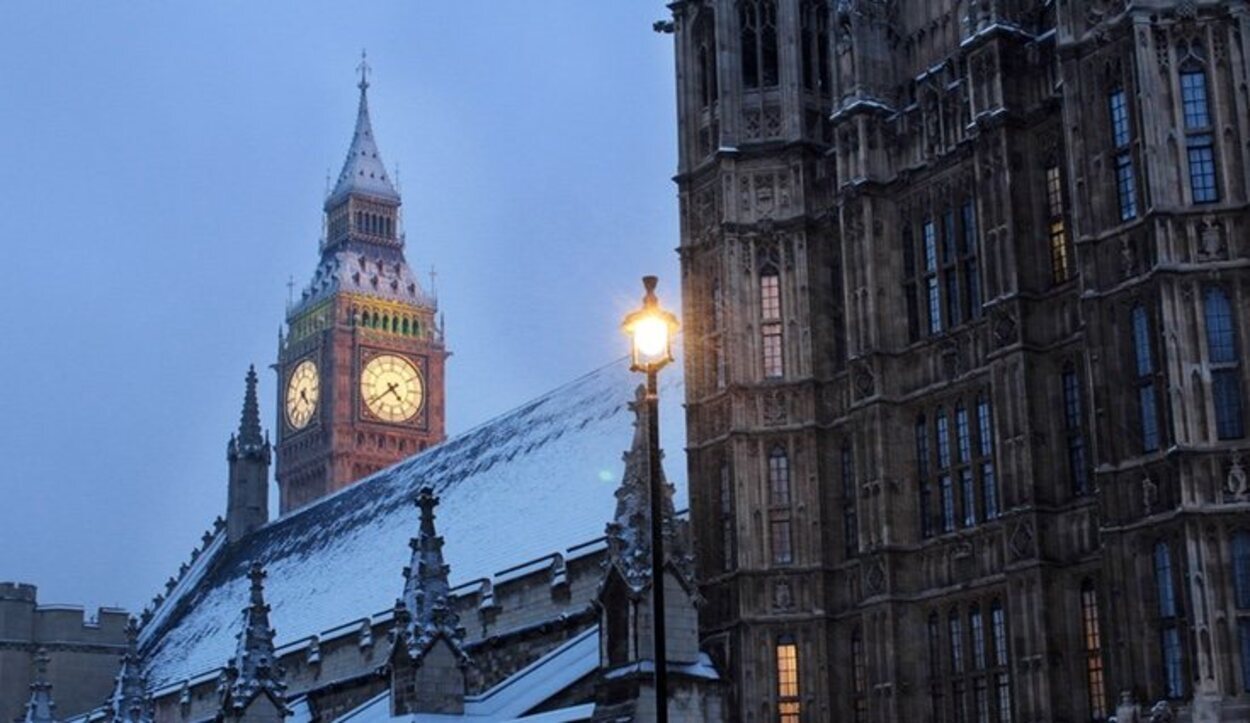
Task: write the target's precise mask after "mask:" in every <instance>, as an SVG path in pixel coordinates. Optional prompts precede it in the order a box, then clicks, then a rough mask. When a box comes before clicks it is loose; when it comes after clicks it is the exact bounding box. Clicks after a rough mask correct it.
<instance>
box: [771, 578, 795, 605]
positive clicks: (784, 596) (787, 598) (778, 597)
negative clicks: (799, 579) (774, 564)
mask: <svg viewBox="0 0 1250 723" xmlns="http://www.w3.org/2000/svg"><path fill="white" fill-rule="evenodd" d="M793 607H794V590H793V589H792V588H791V587H790V581H789V580H778V581H777V582H776V584H774V585H773V609H775V610H789V609H791V608H793Z"/></svg>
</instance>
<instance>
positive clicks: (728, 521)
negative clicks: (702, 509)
mask: <svg viewBox="0 0 1250 723" xmlns="http://www.w3.org/2000/svg"><path fill="white" fill-rule="evenodd" d="M720 527H721V551H722V555H723V558H722V561H721V569H723V570H725V571H726V572H728V571H730V570H733V569H734V567H735V561H736V559H737V556H736V553H735V548H736V546H737V545H736V539H735V538H736V535H735V534H734V503H733V476H732V474H731V473H730V470H729V464H728V463H721V466H720Z"/></svg>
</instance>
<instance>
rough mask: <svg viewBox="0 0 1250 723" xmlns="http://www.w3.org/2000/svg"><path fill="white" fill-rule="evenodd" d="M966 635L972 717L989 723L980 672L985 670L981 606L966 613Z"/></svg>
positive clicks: (987, 700)
mask: <svg viewBox="0 0 1250 723" xmlns="http://www.w3.org/2000/svg"><path fill="white" fill-rule="evenodd" d="M968 634H969V635H970V636H971V645H972V670H973V672H974V674H975V675H974V677H973V679H972V717H973V719H974V720H976V721H977V723H989V722H990V693H989V685H988V682H987V681H986V679H985V675H983V674H982V671H984V670H985V620H984V619H983V618H982V617H981V606H980V605H973V606H972V609H971V611H969V613H968Z"/></svg>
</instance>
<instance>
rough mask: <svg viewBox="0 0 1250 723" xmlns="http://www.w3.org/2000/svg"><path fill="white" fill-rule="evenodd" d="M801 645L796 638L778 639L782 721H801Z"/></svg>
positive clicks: (778, 703)
mask: <svg viewBox="0 0 1250 723" xmlns="http://www.w3.org/2000/svg"><path fill="white" fill-rule="evenodd" d="M799 700H800V698H799V646H798V644H797V643H795V641H794V638H793V637H791V636H789V635H783V636H781V637H780V638H778V639H777V714H778V719H779V720H780V721H781V723H799V720H800V718H799Z"/></svg>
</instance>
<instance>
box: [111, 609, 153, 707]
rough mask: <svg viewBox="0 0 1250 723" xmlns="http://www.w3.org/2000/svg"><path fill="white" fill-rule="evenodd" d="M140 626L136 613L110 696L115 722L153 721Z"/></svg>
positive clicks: (128, 629)
mask: <svg viewBox="0 0 1250 723" xmlns="http://www.w3.org/2000/svg"><path fill="white" fill-rule="evenodd" d="M138 639H139V626H138V624H137V623H136V622H135V619H134V618H133V617H132V618H130V621H129V622H128V623H127V624H126V653H125V654H124V655H122V660H121V668H120V669H119V670H118V671H117V677H116V678H115V683H114V685H113V693H112V694H111V695H110V696H109V700H108V707H109V709H110V715H109V720H111V721H113V723H150V722H151V720H152V699H151V698H150V697H149V696H148V694H147V691H146V686H145V683H144V680H143V674H142V672H141V670H140V658H139V650H138Z"/></svg>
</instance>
